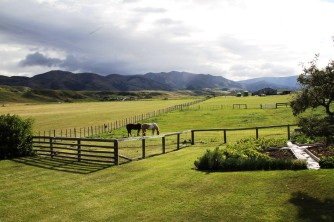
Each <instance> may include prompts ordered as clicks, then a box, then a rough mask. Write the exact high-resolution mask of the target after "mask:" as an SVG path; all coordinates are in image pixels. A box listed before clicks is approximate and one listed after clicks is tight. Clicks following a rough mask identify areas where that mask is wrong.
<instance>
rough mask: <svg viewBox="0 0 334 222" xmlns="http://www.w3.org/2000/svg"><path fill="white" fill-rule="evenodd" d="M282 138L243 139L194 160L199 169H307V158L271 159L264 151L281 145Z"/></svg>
mask: <svg viewBox="0 0 334 222" xmlns="http://www.w3.org/2000/svg"><path fill="white" fill-rule="evenodd" d="M284 143H285V140H282V139H264V138H261V139H243V140H240V141H239V142H237V143H236V144H229V145H227V146H226V147H222V148H219V147H217V148H215V149H214V150H213V151H212V150H207V151H206V153H205V154H204V155H203V156H202V157H200V158H198V160H196V161H195V162H194V164H195V166H196V168H197V169H199V170H208V171H248V170H286V169H287V170H300V169H307V164H306V161H305V160H279V159H271V158H270V157H269V156H268V155H267V154H265V153H262V151H263V150H264V149H266V148H268V147H270V146H280V145H282V144H284Z"/></svg>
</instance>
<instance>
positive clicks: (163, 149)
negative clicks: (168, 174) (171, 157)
mask: <svg viewBox="0 0 334 222" xmlns="http://www.w3.org/2000/svg"><path fill="white" fill-rule="evenodd" d="M162 153H163V154H165V153H166V138H165V137H162Z"/></svg>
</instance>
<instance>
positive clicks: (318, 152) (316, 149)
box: [307, 145, 334, 158]
mask: <svg viewBox="0 0 334 222" xmlns="http://www.w3.org/2000/svg"><path fill="white" fill-rule="evenodd" d="M307 149H308V150H309V151H310V152H311V153H313V154H314V155H315V156H317V157H319V158H321V157H326V156H333V155H334V151H333V149H329V148H328V147H326V146H324V145H315V146H311V147H309V148H307Z"/></svg>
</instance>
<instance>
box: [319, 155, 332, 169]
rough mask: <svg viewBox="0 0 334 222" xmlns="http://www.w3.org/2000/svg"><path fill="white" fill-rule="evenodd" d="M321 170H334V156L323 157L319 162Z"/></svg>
mask: <svg viewBox="0 0 334 222" xmlns="http://www.w3.org/2000/svg"><path fill="white" fill-rule="evenodd" d="M319 165H320V168H327V169H328V168H334V156H327V157H323V158H321V159H320V161H319Z"/></svg>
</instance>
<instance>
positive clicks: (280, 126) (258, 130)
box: [191, 124, 297, 145]
mask: <svg viewBox="0 0 334 222" xmlns="http://www.w3.org/2000/svg"><path fill="white" fill-rule="evenodd" d="M293 126H297V125H295V124H292V125H291V124H287V125H274V126H258V127H245V128H215V129H194V130H191V143H192V145H194V144H195V133H198V132H210V131H211V132H212V131H215V132H218V131H222V132H223V143H227V132H228V131H246V130H254V135H255V138H256V139H258V138H259V136H260V130H263V129H272V128H282V127H285V128H286V135H287V139H288V140H289V139H290V138H291V127H293Z"/></svg>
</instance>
